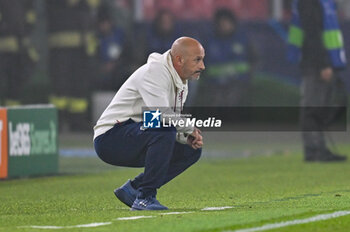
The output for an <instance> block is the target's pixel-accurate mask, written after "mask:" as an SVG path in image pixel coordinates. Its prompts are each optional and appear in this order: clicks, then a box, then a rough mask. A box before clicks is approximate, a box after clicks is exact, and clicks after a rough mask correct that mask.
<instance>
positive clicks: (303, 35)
mask: <svg viewBox="0 0 350 232" xmlns="http://www.w3.org/2000/svg"><path fill="white" fill-rule="evenodd" d="M292 8H293V9H292V12H293V17H292V22H291V25H290V29H289V40H288V42H289V51H288V58H289V59H290V60H291V61H293V62H299V61H300V67H301V70H302V75H303V79H302V88H301V95H302V100H301V105H302V107H303V108H302V111H301V121H302V129H303V145H304V158H305V161H343V160H345V159H346V157H345V156H340V155H336V154H333V153H332V152H331V151H330V150H329V149H328V148H327V146H326V142H325V138H324V132H323V130H325V129H327V127H328V126H329V123H330V122H331V121H332V120H334V118H335V117H336V115H337V114H338V113H339V111H338V110H337V108H333V109H336V111H334V110H333V109H330V108H326V107H327V106H328V107H330V106H341V105H343V106H345V104H346V100H345V99H346V90H345V87H344V84H343V82H342V81H341V79H340V77H339V71H340V70H343V69H344V68H345V67H346V58H345V50H344V45H343V39H342V33H341V31H340V27H339V23H338V19H337V11H336V5H335V2H334V1H333V0H308V1H299V0H295V1H294V2H293V7H292Z"/></svg>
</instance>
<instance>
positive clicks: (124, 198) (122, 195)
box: [114, 189, 134, 207]
mask: <svg viewBox="0 0 350 232" xmlns="http://www.w3.org/2000/svg"><path fill="white" fill-rule="evenodd" d="M114 195H115V196H116V197H117V198H118V199H119V200H120V201H121V202H123V203H124V204H125V205H127V206H128V207H131V206H132V204H133V203H134V200H133V199H131V198H130V197H129V194H128V193H127V192H125V191H124V190H123V189H116V190H114Z"/></svg>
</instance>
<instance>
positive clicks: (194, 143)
mask: <svg viewBox="0 0 350 232" xmlns="http://www.w3.org/2000/svg"><path fill="white" fill-rule="evenodd" d="M201 133H202V132H201V131H200V130H199V129H197V128H194V131H193V132H192V134H190V135H188V137H187V144H188V145H190V146H191V147H192V148H193V149H195V150H197V149H198V148H201V147H202V146H203V137H202V135H201Z"/></svg>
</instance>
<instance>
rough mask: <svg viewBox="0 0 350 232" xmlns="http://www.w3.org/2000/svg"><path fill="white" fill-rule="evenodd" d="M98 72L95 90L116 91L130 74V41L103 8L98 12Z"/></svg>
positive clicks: (104, 7)
mask: <svg viewBox="0 0 350 232" xmlns="http://www.w3.org/2000/svg"><path fill="white" fill-rule="evenodd" d="M98 40H99V49H98V51H99V66H100V68H99V70H100V75H98V77H97V85H96V86H95V89H100V90H113V91H115V90H118V89H119V88H120V86H121V85H122V84H123V83H124V82H125V80H126V78H127V77H128V76H129V74H130V73H131V71H130V66H131V64H130V63H131V62H132V60H131V54H132V52H131V47H130V45H129V42H128V41H130V40H129V39H128V38H126V33H125V32H124V30H123V29H122V28H119V27H118V26H116V24H115V23H114V22H113V20H112V18H111V14H110V12H109V11H108V9H107V8H106V6H103V7H101V8H100V9H99V11H98Z"/></svg>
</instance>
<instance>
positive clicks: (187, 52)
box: [170, 37, 205, 81]
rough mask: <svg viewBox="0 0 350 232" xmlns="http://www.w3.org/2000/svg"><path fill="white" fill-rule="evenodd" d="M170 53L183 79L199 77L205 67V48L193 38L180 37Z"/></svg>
mask: <svg viewBox="0 0 350 232" xmlns="http://www.w3.org/2000/svg"><path fill="white" fill-rule="evenodd" d="M170 53H171V59H172V61H173V65H174V68H175V70H176V71H177V73H178V74H179V76H180V77H181V79H182V80H183V81H185V80H188V79H198V78H199V76H200V73H201V72H202V71H203V70H204V69H205V66H204V62H203V59H204V55H205V53H204V48H203V46H202V45H201V44H200V43H199V42H198V41H197V40H195V39H193V38H190V37H180V38H178V39H177V40H175V42H174V43H173V45H172V46H171V50H170Z"/></svg>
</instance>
